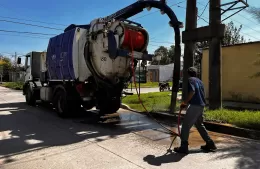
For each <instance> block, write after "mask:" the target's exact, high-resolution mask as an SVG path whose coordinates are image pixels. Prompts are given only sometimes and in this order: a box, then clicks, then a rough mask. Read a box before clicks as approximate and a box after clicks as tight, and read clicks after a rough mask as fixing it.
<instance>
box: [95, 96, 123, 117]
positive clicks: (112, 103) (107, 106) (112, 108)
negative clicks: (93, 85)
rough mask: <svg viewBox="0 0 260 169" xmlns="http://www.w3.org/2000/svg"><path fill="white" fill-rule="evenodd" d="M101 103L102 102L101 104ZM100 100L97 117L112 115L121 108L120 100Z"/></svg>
mask: <svg viewBox="0 0 260 169" xmlns="http://www.w3.org/2000/svg"><path fill="white" fill-rule="evenodd" d="M102 101H103V102H102ZM102 101H101V100H100V101H99V102H100V104H99V109H100V112H99V115H100V116H103V115H105V114H112V113H116V112H117V111H118V109H119V108H120V106H121V100H120V98H116V99H114V100H112V99H111V100H103V99H102ZM101 102H102V103H101Z"/></svg>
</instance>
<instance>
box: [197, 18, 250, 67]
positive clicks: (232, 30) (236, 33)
mask: <svg viewBox="0 0 260 169" xmlns="http://www.w3.org/2000/svg"><path fill="white" fill-rule="evenodd" d="M241 29H242V25H240V26H239V27H238V28H237V27H236V26H234V23H233V22H232V21H231V22H229V23H228V24H227V25H226V29H225V34H224V38H223V39H222V40H221V44H222V46H227V45H235V44H239V43H245V42H246V40H245V39H244V37H243V36H241V35H240V33H241ZM208 47H209V41H203V42H198V43H196V45H195V48H196V50H195V55H194V66H196V67H197V68H198V70H200V68H201V59H202V49H204V48H208Z"/></svg>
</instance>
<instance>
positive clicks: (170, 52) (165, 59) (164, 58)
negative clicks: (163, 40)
mask: <svg viewBox="0 0 260 169" xmlns="http://www.w3.org/2000/svg"><path fill="white" fill-rule="evenodd" d="M174 48H175V47H174V45H172V46H171V47H170V49H167V48H166V47H164V46H160V47H159V48H158V49H156V50H155V52H154V55H155V56H158V55H159V56H161V60H160V61H157V60H153V61H152V62H151V64H152V65H158V64H160V65H167V64H170V63H173V62H174Z"/></svg>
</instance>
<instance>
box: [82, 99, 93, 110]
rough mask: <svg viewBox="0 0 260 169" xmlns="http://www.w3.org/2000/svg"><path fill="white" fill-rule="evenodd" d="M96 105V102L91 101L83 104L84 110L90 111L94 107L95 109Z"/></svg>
mask: <svg viewBox="0 0 260 169" xmlns="http://www.w3.org/2000/svg"><path fill="white" fill-rule="evenodd" d="M95 104H96V103H95V101H94V100H91V101H88V102H83V104H82V106H83V108H84V109H86V110H90V109H92V108H93V107H95Z"/></svg>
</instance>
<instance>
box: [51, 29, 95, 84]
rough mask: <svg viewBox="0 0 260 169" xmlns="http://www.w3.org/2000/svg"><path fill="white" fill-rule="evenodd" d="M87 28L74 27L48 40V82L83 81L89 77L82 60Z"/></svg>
mask: <svg viewBox="0 0 260 169" xmlns="http://www.w3.org/2000/svg"><path fill="white" fill-rule="evenodd" d="M88 28H89V25H85V26H81V27H74V28H71V29H69V30H65V32H64V33H62V34H60V35H58V36H55V37H53V38H51V39H50V40H49V45H48V49H47V58H46V63H47V68H48V76H49V80H52V81H57V80H75V79H78V80H79V81H84V80H85V79H87V77H88V76H90V75H91V73H90V71H89V69H88V67H87V65H86V62H85V59H84V45H85V43H86V32H87V29H88Z"/></svg>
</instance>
